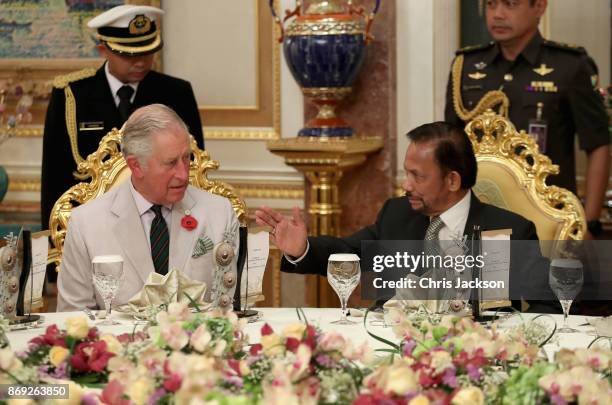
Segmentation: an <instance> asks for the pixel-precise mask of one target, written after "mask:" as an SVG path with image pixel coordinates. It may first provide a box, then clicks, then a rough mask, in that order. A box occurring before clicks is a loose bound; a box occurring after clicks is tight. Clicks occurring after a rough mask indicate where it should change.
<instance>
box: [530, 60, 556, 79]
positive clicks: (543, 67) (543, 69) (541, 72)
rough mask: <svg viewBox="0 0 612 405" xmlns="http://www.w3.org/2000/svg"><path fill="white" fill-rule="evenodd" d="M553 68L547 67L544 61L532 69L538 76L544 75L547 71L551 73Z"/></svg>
mask: <svg viewBox="0 0 612 405" xmlns="http://www.w3.org/2000/svg"><path fill="white" fill-rule="evenodd" d="M554 70H555V69H553V68H549V67H548V66H546V64H545V63H542V64H541V65H540V67H539V68H535V69H533V71H534V72H536V73H537V74H539V75H540V76H546V75H547V74H549V73H552V72H553V71H554Z"/></svg>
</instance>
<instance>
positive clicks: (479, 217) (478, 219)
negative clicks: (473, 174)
mask: <svg viewBox="0 0 612 405" xmlns="http://www.w3.org/2000/svg"><path fill="white" fill-rule="evenodd" d="M475 225H480V230H481V231H484V230H485V229H484V226H485V223H484V213H483V210H482V203H481V202H480V200H479V199H478V197H476V196H475V195H474V193H473V192H472V197H471V198H470V212H469V214H468V218H467V221H466V223H465V229H464V230H463V234H464V235H468V238H469V237H471V236H472V233H473V232H474V226H475Z"/></svg>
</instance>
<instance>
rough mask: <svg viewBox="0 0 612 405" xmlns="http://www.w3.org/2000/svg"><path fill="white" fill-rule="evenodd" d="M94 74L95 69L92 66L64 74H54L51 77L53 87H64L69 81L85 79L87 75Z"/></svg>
mask: <svg viewBox="0 0 612 405" xmlns="http://www.w3.org/2000/svg"><path fill="white" fill-rule="evenodd" d="M95 74H96V69H94V68H86V69H82V70H77V71H76V72H70V73H67V74H65V75H60V76H56V77H55V79H53V87H56V88H58V89H63V88H66V86H68V85H69V84H70V83H72V82H76V81H77V80H81V79H86V78H88V77H91V76H94V75H95Z"/></svg>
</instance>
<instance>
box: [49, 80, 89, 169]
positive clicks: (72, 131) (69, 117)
mask: <svg viewBox="0 0 612 405" xmlns="http://www.w3.org/2000/svg"><path fill="white" fill-rule="evenodd" d="M95 74H96V70H95V69H92V68H87V69H83V70H79V71H76V72H72V73H68V74H66V75H62V76H57V77H56V78H55V79H54V80H53V87H56V88H58V89H64V98H65V99H66V130H67V131H68V137H69V138H70V150H71V151H72V158H73V159H74V162H75V163H76V165H77V166H78V165H79V163H81V162H84V161H85V159H83V158H82V157H81V155H80V154H79V144H78V142H77V137H78V133H77V122H76V102H75V99H74V94H73V93H72V89H71V88H70V83H71V82H74V81H77V80H81V79H85V78H87V77H91V76H93V75H95ZM72 174H73V175H74V177H76V178H77V179H78V180H84V179H86V178H87V176H83V175H82V174H79V173H78V172H73V173H72Z"/></svg>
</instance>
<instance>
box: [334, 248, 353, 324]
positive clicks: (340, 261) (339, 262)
mask: <svg viewBox="0 0 612 405" xmlns="http://www.w3.org/2000/svg"><path fill="white" fill-rule="evenodd" d="M360 278H361V268H360V266H359V256H357V255H355V254H349V253H336V254H332V255H330V256H329V260H328V264H327V281H328V282H329V284H330V285H331V286H332V288H333V289H334V291H335V292H336V294H338V298H340V304H341V306H342V317H341V318H340V319H339V320H337V321H334V322H332V323H334V324H337V325H352V324H355V323H356V322H353V321H350V320H348V319H347V317H346V314H347V308H346V305H347V302H348V299H349V297H350V296H351V293H352V292H353V290H354V289H355V287H357V285H358V284H359V280H360Z"/></svg>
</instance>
